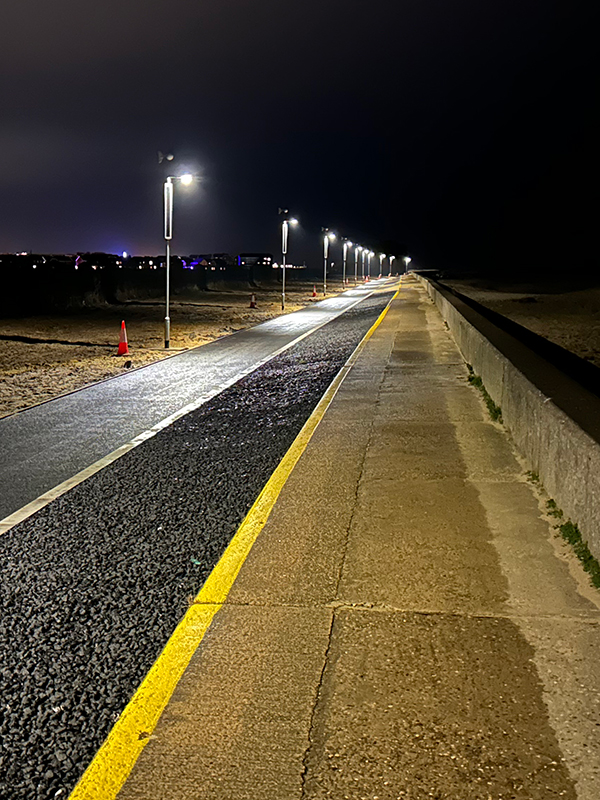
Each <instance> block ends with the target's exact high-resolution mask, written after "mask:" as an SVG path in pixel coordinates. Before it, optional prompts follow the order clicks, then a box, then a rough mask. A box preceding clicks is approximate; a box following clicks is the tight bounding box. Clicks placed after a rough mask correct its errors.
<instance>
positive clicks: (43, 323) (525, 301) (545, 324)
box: [0, 280, 600, 416]
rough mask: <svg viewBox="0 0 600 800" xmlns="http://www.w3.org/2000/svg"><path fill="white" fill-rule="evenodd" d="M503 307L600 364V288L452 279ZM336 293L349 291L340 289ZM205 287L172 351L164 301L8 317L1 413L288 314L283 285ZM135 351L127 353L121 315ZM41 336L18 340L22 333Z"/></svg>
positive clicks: (291, 306) (0, 330)
mask: <svg viewBox="0 0 600 800" xmlns="http://www.w3.org/2000/svg"><path fill="white" fill-rule="evenodd" d="M446 283H448V284H449V285H451V286H453V287H454V288H456V289H457V290H458V291H460V292H463V293H464V294H467V295H469V296H470V297H472V298H473V299H474V300H477V301H478V302H480V303H482V304H483V305H486V306H488V307H489V308H491V309H493V310H494V311H498V312H499V313H501V314H505V315H506V316H508V317H510V319H513V320H514V321H515V322H518V323H519V324H521V325H524V326H525V327H526V328H529V329H530V330H532V331H534V332H535V333H538V334H540V335H541V336H545V337H546V338H548V339H550V340H551V341H553V342H555V343H556V344H558V345H561V346H562V347H565V348H566V349H567V350H570V351H571V352H573V353H575V354H576V355H578V356H581V357H582V358H585V359H587V360H588V361H590V362H592V363H593V364H595V365H596V366H598V367H600V288H593V289H586V290H578V291H560V292H559V291H556V287H554V290H553V291H552V292H551V293H550V292H548V291H547V287H546V290H545V291H544V290H543V288H544V287H541V286H535V285H532V286H529V287H526V288H527V291H524V287H514V286H509V285H505V286H503V285H501V284H491V283H490V282H489V281H486V282H483V281H481V280H479V281H477V280H468V281H466V280H453V281H446ZM330 288H331V289H332V294H335V293H337V292H339V291H341V290H342V287H341V285H340V284H337V285H335V284H334V285H333V286H331V287H330ZM311 293H312V284H310V285H309V284H301V285H291V286H290V287H289V289H288V293H287V304H286V313H289V312H291V311H295V310H297V309H299V308H303V307H305V306H306V305H309V304H310V303H311V302H313V300H312V298H311ZM256 297H257V301H258V308H256V309H251V308H249V300H250V291H249V290H237V291H233V290H232V291H227V292H214V291H210V292H203V293H202V294H201V296H200V298H198V295H195V296H194V298H193V299H189V298H185V297H181V298H178V299H177V300H176V301H175V302H173V304H172V307H171V349H170V350H169V351H165V349H164V340H163V335H164V333H163V319H164V313H165V312H164V305H163V304H162V303H153V302H147V303H146V302H145V303H125V304H121V305H119V306H105V307H103V308H94V309H85V310H82V311H80V312H77V313H73V314H69V315H66V314H64V315H57V316H43V317H42V316H39V317H29V318H20V319H4V320H0V416H5V415H7V414H13V413H15V412H17V411H20V410H22V409H25V408H28V407H29V406H32V405H35V404H36V403H41V402H44V401H45V400H50V399H52V398H54V397H57V396H59V395H61V394H65V393H67V392H72V391H74V390H76V389H79V388H81V387H83V386H87V385H89V384H90V383H94V382H96V381H100V380H104V379H105V378H109V377H111V376H113V375H118V374H120V373H122V372H123V371H125V370H126V369H131V368H134V367H140V366H143V365H144V364H149V363H151V362H153V361H158V360H160V359H162V358H165V357H166V356H167V355H169V354H173V353H175V352H179V351H181V350H184V349H187V348H190V347H198V346H202V345H203V344H206V343H207V342H211V341H213V340H214V339H216V338H218V337H220V336H225V335H226V334H229V333H233V332H234V331H237V330H241V329H243V328H248V327H251V326H252V325H256V324H258V323H259V322H263V321H264V320H267V319H271V318H272V317H276V316H279V315H280V314H281V299H280V297H281V296H280V294H279V289H278V288H277V287H273V288H272V289H270V290H266V289H262V290H258V291H257V292H256ZM122 319H124V320H125V323H126V326H127V336H128V342H129V349H130V355H129V356H128V357H126V358H122V357H117V355H116V353H117V347H118V342H119V332H120V327H121V320H122ZM18 337H22V338H23V339H38V340H40V341H39V342H32V341H16V338H18Z"/></svg>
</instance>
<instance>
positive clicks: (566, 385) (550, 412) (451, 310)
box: [418, 276, 600, 559]
mask: <svg viewBox="0 0 600 800" xmlns="http://www.w3.org/2000/svg"><path fill="white" fill-rule="evenodd" d="M418 277H419V280H420V281H421V283H422V285H423V286H424V287H425V288H426V290H427V292H428V294H429V296H430V297H431V299H432V300H433V302H434V303H435V305H436V307H437V308H438V310H439V312H440V314H441V316H442V318H443V319H444V321H445V322H446V323H447V325H448V328H449V330H450V333H451V334H452V336H453V337H454V339H455V341H456V343H457V345H458V348H459V350H460V352H461V354H462V356H463V358H464V359H465V361H466V362H467V363H468V364H470V365H471V366H472V368H473V370H474V372H475V373H476V374H477V375H480V376H481V379H482V381H483V383H484V386H485V388H486V390H487V392H488V393H489V395H490V396H491V398H492V400H493V401H494V403H496V404H497V405H498V406H500V407H501V409H502V419H503V423H504V425H505V427H506V428H507V430H508V432H509V434H510V436H511V438H512V440H513V442H514V443H515V445H516V447H517V449H518V451H519V452H520V453H521V455H522V456H523V457H524V459H525V461H526V463H527V464H528V468H529V469H530V470H531V471H532V472H534V473H537V475H539V478H540V481H541V482H542V484H543V485H544V488H545V489H546V491H547V492H548V494H549V495H550V496H551V497H552V498H553V499H554V500H555V501H556V503H557V505H558V506H559V507H560V508H561V509H562V510H563V512H564V513H565V516H566V517H568V518H570V519H571V520H572V522H574V523H575V524H577V526H578V527H579V530H580V531H581V534H582V537H583V539H584V540H587V542H588V546H589V549H590V550H591V552H592V553H593V554H594V555H595V556H596V558H598V559H600V437H598V435H597V423H598V420H599V419H600V400H598V398H595V397H594V396H592V395H590V393H589V392H587V391H586V390H585V389H583V388H580V387H579V386H578V385H577V383H575V382H570V381H569V379H568V378H565V377H564V376H562V377H563V379H562V380H561V375H560V374H555V375H554V376H553V373H555V372H557V371H556V370H555V368H554V367H553V366H552V365H550V364H547V363H545V362H544V361H543V359H541V358H540V357H538V356H536V354H535V353H533V352H529V353H527V352H526V349H524V348H525V346H524V345H522V344H520V343H518V342H512V343H511V341H510V339H511V337H510V336H507V335H506V334H504V333H502V332H501V331H500V332H498V335H497V336H496V335H494V329H493V326H490V325H489V324H482V325H480V326H479V327H481V328H482V329H483V331H484V332H482V331H481V330H479V329H478V320H477V315H474V314H472V313H469V311H468V309H466V310H465V309H461V308H460V304H459V303H458V304H457V303H456V302H455V300H454V299H453V298H452V296H451V295H450V294H449V293H445V292H444V291H443V290H442V289H441V288H436V286H434V284H433V283H432V282H431V281H429V280H427V279H425V278H423V277H422V276H418ZM457 306H458V307H457ZM461 312H462V313H461ZM467 316H469V317H470V320H469V319H467V318H466V317H467ZM494 339H496V342H494V341H493V340H494ZM513 352H514V356H515V357H514V358H513V357H512V355H513ZM540 376H541V377H542V380H540V379H539V378H540ZM552 381H554V384H555V385H556V389H557V391H556V394H557V395H560V397H561V401H560V405H562V407H560V406H559V404H557V402H555V399H554V394H555V393H554V392H553V391H552V388H551V387H552ZM540 384H541V385H542V388H540ZM571 408H572V409H573V413H569V412H570V409H571ZM574 417H576V418H577V417H579V419H577V420H576V419H574ZM587 421H589V423H590V424H589V425H587V424H586V423H587ZM586 428H587V430H586Z"/></svg>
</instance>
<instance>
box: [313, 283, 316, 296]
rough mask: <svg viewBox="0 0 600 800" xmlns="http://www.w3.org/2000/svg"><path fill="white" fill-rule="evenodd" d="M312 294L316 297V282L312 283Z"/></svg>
mask: <svg viewBox="0 0 600 800" xmlns="http://www.w3.org/2000/svg"><path fill="white" fill-rule="evenodd" d="M312 296H313V297H316V296H317V284H316V283H314V284H313V293H312Z"/></svg>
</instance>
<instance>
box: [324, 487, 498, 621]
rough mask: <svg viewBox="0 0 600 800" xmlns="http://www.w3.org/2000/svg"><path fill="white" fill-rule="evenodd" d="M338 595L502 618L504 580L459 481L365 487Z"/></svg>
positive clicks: (474, 502)
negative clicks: (494, 614)
mask: <svg viewBox="0 0 600 800" xmlns="http://www.w3.org/2000/svg"><path fill="white" fill-rule="evenodd" d="M339 596H340V598H341V599H343V600H344V601H345V602H347V603H369V602H372V603H380V604H383V605H386V606H387V605H389V606H392V607H394V608H398V609H410V610H417V611H432V612H433V611H460V610H465V611H468V612H470V613H494V612H502V611H503V609H504V607H505V606H504V603H505V601H506V599H507V597H508V586H507V583H506V579H505V578H504V576H503V575H502V573H501V571H500V562H499V557H498V554H497V552H496V550H495V548H494V547H493V545H492V543H491V535H490V531H489V527H488V524H487V520H486V517H485V513H484V510H483V508H482V507H481V505H480V504H479V501H478V495H477V491H476V489H475V488H474V487H473V486H471V485H470V484H468V483H467V482H466V481H461V480H457V479H454V480H450V479H446V480H443V481H422V480H413V481H409V480H403V481H398V480H396V479H394V478H389V479H388V480H386V481H369V484H368V489H367V487H366V486H365V485H364V484H363V486H362V487H361V494H360V495H359V498H358V503H357V509H356V511H355V514H354V517H353V520H352V528H351V532H350V537H349V541H348V549H347V555H346V559H345V561H344V568H343V573H342V578H341V581H340V586H339Z"/></svg>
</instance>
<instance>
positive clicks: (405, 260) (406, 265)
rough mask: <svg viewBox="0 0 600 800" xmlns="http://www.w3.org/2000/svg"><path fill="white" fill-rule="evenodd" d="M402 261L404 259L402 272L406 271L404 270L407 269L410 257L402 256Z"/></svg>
mask: <svg viewBox="0 0 600 800" xmlns="http://www.w3.org/2000/svg"><path fill="white" fill-rule="evenodd" d="M402 261H404V272H406V270H407V269H408V265H409V264H410V262H411V261H412V258H411V257H410V256H404V258H403V259H402Z"/></svg>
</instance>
